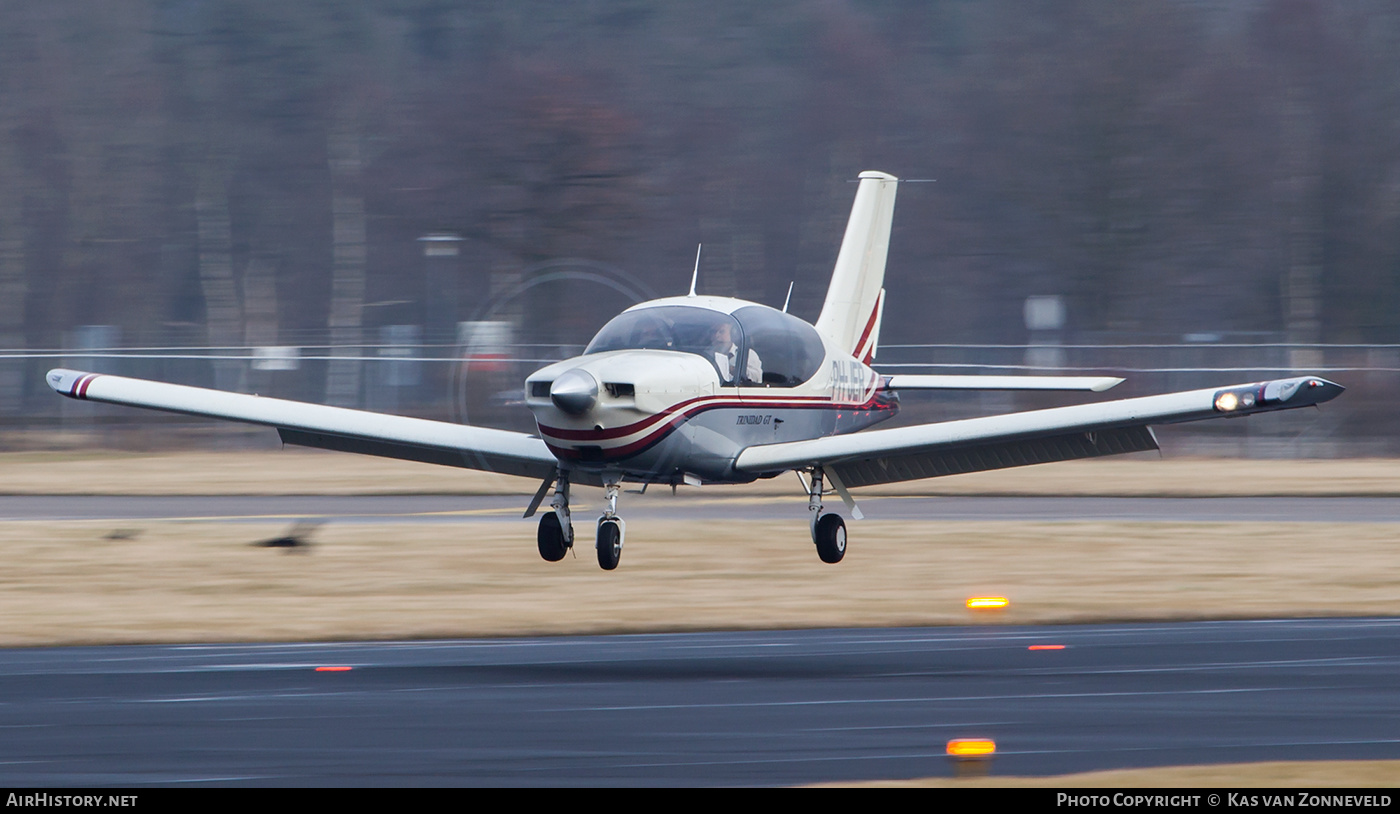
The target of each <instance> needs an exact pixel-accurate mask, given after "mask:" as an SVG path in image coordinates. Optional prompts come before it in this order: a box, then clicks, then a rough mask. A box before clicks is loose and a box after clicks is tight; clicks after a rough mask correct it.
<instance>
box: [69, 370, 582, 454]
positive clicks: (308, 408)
mask: <svg viewBox="0 0 1400 814" xmlns="http://www.w3.org/2000/svg"><path fill="white" fill-rule="evenodd" d="M46 380H47V381H48V383H49V386H50V387H52V388H53V389H54V390H55V391H57V392H59V393H61V394H62V395H65V396H68V397H70V398H75V399H83V400H87V401H100V402H105V403H108V404H121V405H126V406H129V407H144V408H147V409H152V410H163V411H166V412H172V413H184V414H186V415H197V416H207V417H209V418H222V419H226V420H230V421H239V422H243V423H245V424H260V425H263V426H267V427H275V428H277V431H278V434H279V435H281V437H282V440H283V441H284V442H286V443H288V444H296V445H299V446H308V447H317V448H320V449H331V450H338V451H342V452H358V453H362V454H366V455H377V456H380V457H386V458H399V459H403V460H410V461H421V462H424V463H434V464H442V465H445V466H456V467H461V468H464V469H480V470H484V471H487V472H499V473H502V474H506V475H520V476H523V477H529V478H537V479H541V478H545V477H549V476H551V475H553V474H554V471H555V468H556V467H557V466H558V461H557V460H556V459H555V458H554V456H553V455H552V454H550V452H549V449H548V448H547V447H546V446H545V444H544V442H543V441H541V440H540V439H539V438H536V437H534V436H532V435H525V434H524V433H517V432H507V431H505V430H493V429H488V428H486V427H473V426H470V425H464V424H452V423H449V422H446V421H429V420H427V419H422V418H408V417H405V416H396V415H386V414H383V413H372V412H368V411H365V410H349V409H345V408H343V407H327V406H325V405H322V404H307V403H304V402H299V401H287V400H284V399H273V398H262V397H260V396H253V395H247V394H244V393H226V392H223V391H220V390H210V389H207V388H203V387H188V386H185V385H179V384H166V383H164V382H153V381H148V380H145V379H131V378H127V377H125V376H108V375H105V374H101V375H99V374H93V373H81V372H78V371H73V370H51V371H49V373H48V376H47V377H46Z"/></svg>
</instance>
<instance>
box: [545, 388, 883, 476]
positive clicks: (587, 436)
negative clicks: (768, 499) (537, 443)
mask: <svg viewBox="0 0 1400 814" xmlns="http://www.w3.org/2000/svg"><path fill="white" fill-rule="evenodd" d="M877 392H878V391H877ZM706 398H710V397H706ZM798 398H803V397H794V398H788V399H774V398H769V399H762V400H758V401H757V402H755V401H748V402H732V401H725V402H720V403H718V404H695V402H697V401H703V400H704V399H693V400H692V401H689V402H684V404H690V405H693V406H691V407H689V408H688V409H686V410H684V411H678V410H676V408H672V412H670V413H667V414H663V416H662V417H663V418H666V419H667V420H666V421H664V422H663V423H662V424H661V425H660V426H657V427H655V428H654V429H653V430H652V431H651V432H649V433H648V434H647V435H645V436H643V437H641V438H639V439H637V440H635V441H632V442H630V443H627V444H623V445H621V446H616V447H610V448H607V449H602V448H599V449H598V455H599V458H598V460H617V459H619V458H627V457H630V456H632V455H635V454H637V453H639V452H642V451H643V450H645V449H647V448H648V447H651V446H652V445H654V444H657V443H659V442H660V441H661V440H663V439H664V438H665V437H666V436H668V435H670V434H671V432H672V431H673V430H675V429H676V428H677V427H679V426H680V425H682V424H684V423H685V422H686V421H688V420H689V419H690V418H691V417H692V416H695V415H698V414H700V413H703V412H707V411H709V410H718V409H725V408H750V407H754V406H763V407H787V408H793V409H817V410H840V411H843V412H844V411H847V410H849V411H851V412H860V411H866V412H870V411H885V410H893V409H895V407H894V405H888V404H887V405H879V404H876V403H875V394H874V393H872V394H871V396H870V398H869V399H868V400H866V402H865V403H864V404H835V403H833V402H831V401H830V400H829V399H827V398H825V397H822V396H809V397H806V399H807V400H806V401H798V400H797V399H798ZM680 406H681V405H676V407H677V408H678V407H680ZM645 423H646V422H645V421H639V422H637V424H634V425H633V426H639V425H642V424H645ZM636 431H637V430H633V432H636ZM554 432H555V431H554V430H552V429H550V428H546V427H544V426H543V425H541V426H540V434H541V435H550V436H552V435H554ZM566 432H569V433H570V435H571V436H577V437H571V438H565V437H564V436H562V435H561V436H557V437H558V438H559V439H560V440H578V441H590V440H603V439H602V434H603V433H605V432H607V430H596V431H590V430H568V431H566ZM545 445H546V446H547V447H548V448H549V451H550V452H552V453H553V454H554V456H555V457H557V458H568V459H574V460H577V459H579V458H582V457H583V453H582V451H580V450H579V449H577V448H573V447H560V446H556V445H555V444H551V443H549V441H548V440H547V439H546V440H545ZM587 446H593V445H592V444H589V445H587Z"/></svg>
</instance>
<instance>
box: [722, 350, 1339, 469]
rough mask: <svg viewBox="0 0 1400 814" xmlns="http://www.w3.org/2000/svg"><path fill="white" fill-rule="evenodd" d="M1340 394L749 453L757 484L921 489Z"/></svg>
mask: <svg viewBox="0 0 1400 814" xmlns="http://www.w3.org/2000/svg"><path fill="white" fill-rule="evenodd" d="M1343 389H1344V388H1342V386H1341V385H1338V384H1334V383H1332V382H1329V381H1327V380H1326V379H1319V378H1317V377H1301V378H1293V379H1276V380H1274V381H1268V382H1255V383H1252V384H1242V385H1234V386H1231V387H1218V388H1212V389H1209V390H1190V391H1183V392H1180V393H1167V394H1164V395H1160V396H1144V397H1141V398H1131V399H1121V400H1118V401H1107V402H1099V403H1097V404H1077V405H1074V406H1071V407H1056V408H1053V409H1048V410H1032V411H1029V412H1023V413H1010V414H1008V415H999V416H988V417H985V418H968V419H962V420H958V421H944V422H940V423H937V424H920V425H917V426H913V427H897V428H895V429H888V430H871V431H868V432H860V433H853V434H850V435H837V436H831V437H828V438H816V439H813V440H810V441H789V442H784V443H778V444H764V445H758V446H752V447H748V448H747V449H745V450H744V451H743V452H741V453H740V454H739V457H738V458H737V459H736V460H735V462H734V466H735V468H736V469H738V470H741V471H743V472H749V473H753V474H763V473H769V472H777V471H782V470H787V469H800V468H803V467H807V466H821V467H823V468H824V469H827V470H834V471H835V473H836V475H837V477H838V478H839V480H840V482H841V483H843V484H844V485H845V486H848V487H854V486H869V485H872V484H878V483H893V482H896V481H905V480H918V479H920V478H932V477H937V476H940V475H956V474H961V473H964V472H980V471H983V470H988V469H1003V468H1006V467H1013V466H1025V465H1027V464H1037V463H1050V462H1053V461H1068V460H1074V459H1077V458H1097V457H1100V456H1104V455H1117V454H1119V453H1124V452H1141V451H1144V450H1149V449H1157V448H1158V447H1157V439H1156V438H1155V437H1154V436H1153V435H1152V430H1151V429H1150V427H1149V425H1151V424H1175V423H1180V422H1185V421H1199V420H1201V419H1207V418H1225V417H1230V416H1241V415H1250V414H1253V413H1260V412H1271V411H1274V410H1288V409H1292V408H1295V407H1307V406H1310V405H1314V404H1320V403H1322V402H1324V401H1329V400H1331V399H1333V398H1335V397H1337V396H1338V395H1339V394H1340V393H1341V392H1342V390H1343Z"/></svg>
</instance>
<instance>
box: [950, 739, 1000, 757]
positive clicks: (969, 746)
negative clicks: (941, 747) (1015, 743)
mask: <svg viewBox="0 0 1400 814" xmlns="http://www.w3.org/2000/svg"><path fill="white" fill-rule="evenodd" d="M996 751H997V745H996V743H995V742H994V741H992V740H991V739H989V738H955V739H953V740H950V741H948V757H961V758H976V757H990V756H991V755H993V754H995V753H996Z"/></svg>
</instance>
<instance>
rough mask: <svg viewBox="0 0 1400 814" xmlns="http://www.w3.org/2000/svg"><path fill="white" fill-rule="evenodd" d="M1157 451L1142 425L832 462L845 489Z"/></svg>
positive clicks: (1149, 431) (1155, 440)
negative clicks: (837, 462)
mask: <svg viewBox="0 0 1400 814" xmlns="http://www.w3.org/2000/svg"><path fill="white" fill-rule="evenodd" d="M1153 449H1158V446H1157V439H1156V437H1155V436H1153V435H1152V430H1151V428H1149V427H1147V426H1145V425H1141V426H1136V427H1119V428H1117V429H1111V430H1103V431H1099V432H1073V433H1066V434H1064V435H1052V436H1046V437H1043V438H1027V439H1022V440H1018V441H989V442H984V443H980V444H969V445H966V446H960V447H953V448H950V449H947V450H945V451H941V452H925V453H912V454H907V455H884V456H880V457H875V458H856V459H852V460H848V461H845V462H842V463H839V464H832V465H831V467H830V468H832V469H835V470H836V473H837V475H838V476H839V477H840V478H841V480H842V482H844V483H845V484H846V486H847V487H856V486H873V485H875V484H880V483H895V482H897V481H906V480H922V479H924V478H937V477H942V476H944V475H964V474H967V473H968V472H985V471H987V470H990V469H1007V468H1010V467H1015V466H1029V465H1030V464H1048V463H1055V462H1057V461H1072V460H1077V459H1081V458H1099V457H1103V456H1105V455H1121V454H1123V453H1127V452H1145V451H1147V450H1153Z"/></svg>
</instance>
